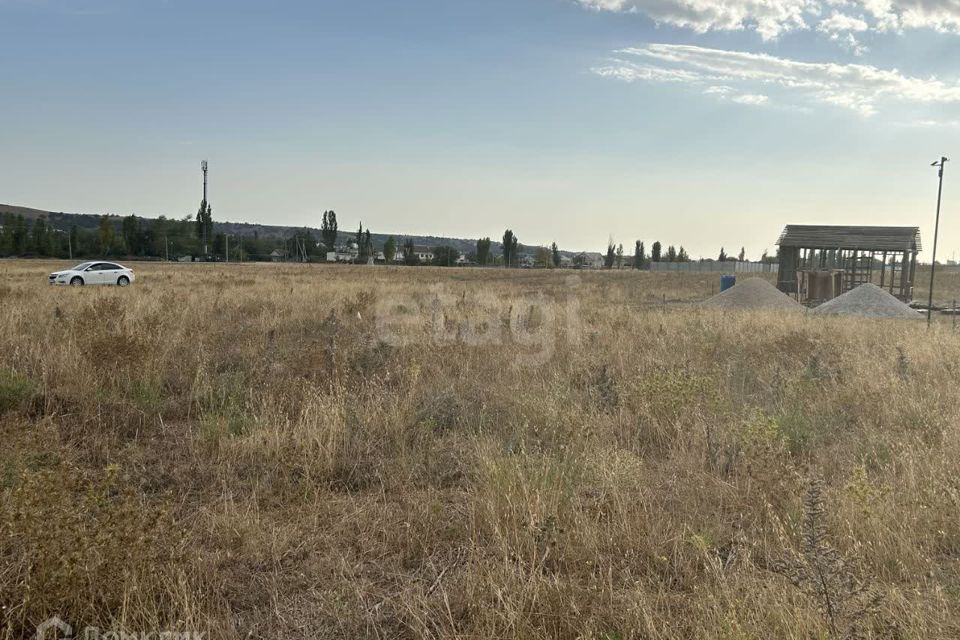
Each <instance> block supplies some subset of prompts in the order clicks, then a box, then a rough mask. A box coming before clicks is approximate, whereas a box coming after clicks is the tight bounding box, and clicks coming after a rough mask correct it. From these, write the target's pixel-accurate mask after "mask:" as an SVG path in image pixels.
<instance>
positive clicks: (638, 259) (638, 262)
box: [633, 240, 647, 269]
mask: <svg viewBox="0 0 960 640" xmlns="http://www.w3.org/2000/svg"><path fill="white" fill-rule="evenodd" d="M644 254H645V251H644V248H643V242H642V241H641V240H637V242H636V244H635V245H634V248H633V268H634V269H643V265H644V263H645V262H646V261H647V256H646V255H644Z"/></svg>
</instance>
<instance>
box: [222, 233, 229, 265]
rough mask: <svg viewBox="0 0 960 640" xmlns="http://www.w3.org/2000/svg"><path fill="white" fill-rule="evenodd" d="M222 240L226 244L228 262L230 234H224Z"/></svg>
mask: <svg viewBox="0 0 960 640" xmlns="http://www.w3.org/2000/svg"><path fill="white" fill-rule="evenodd" d="M223 240H224V242H226V243H227V262H230V234H229V233H227V234H224V237H223Z"/></svg>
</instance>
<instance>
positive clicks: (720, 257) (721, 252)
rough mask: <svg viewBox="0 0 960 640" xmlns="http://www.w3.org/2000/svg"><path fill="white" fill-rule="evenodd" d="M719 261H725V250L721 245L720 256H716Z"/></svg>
mask: <svg viewBox="0 0 960 640" xmlns="http://www.w3.org/2000/svg"><path fill="white" fill-rule="evenodd" d="M717 260H719V261H720V262H726V261H727V252H726V251H724V250H723V247H720V256H719V257H718V258H717Z"/></svg>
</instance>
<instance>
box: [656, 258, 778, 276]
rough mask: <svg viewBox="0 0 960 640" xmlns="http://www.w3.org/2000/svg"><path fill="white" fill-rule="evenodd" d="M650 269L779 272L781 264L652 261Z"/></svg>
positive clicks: (708, 271) (710, 271) (704, 271)
mask: <svg viewBox="0 0 960 640" xmlns="http://www.w3.org/2000/svg"><path fill="white" fill-rule="evenodd" d="M650 271H681V272H694V273H696V272H703V273H777V272H778V271H779V265H777V264H773V263H769V262H738V261H736V260H726V261H724V262H719V261H717V260H701V261H697V262H651V263H650Z"/></svg>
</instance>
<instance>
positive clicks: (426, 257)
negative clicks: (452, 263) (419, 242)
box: [413, 247, 433, 262]
mask: <svg viewBox="0 0 960 640" xmlns="http://www.w3.org/2000/svg"><path fill="white" fill-rule="evenodd" d="M413 255H415V256H417V259H418V260H420V262H433V249H431V248H430V247H414V248H413Z"/></svg>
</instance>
